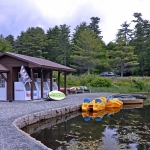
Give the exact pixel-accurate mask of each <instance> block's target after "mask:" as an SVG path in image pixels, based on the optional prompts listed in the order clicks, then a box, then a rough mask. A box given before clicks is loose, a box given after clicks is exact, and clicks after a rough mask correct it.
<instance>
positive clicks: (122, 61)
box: [109, 31, 138, 77]
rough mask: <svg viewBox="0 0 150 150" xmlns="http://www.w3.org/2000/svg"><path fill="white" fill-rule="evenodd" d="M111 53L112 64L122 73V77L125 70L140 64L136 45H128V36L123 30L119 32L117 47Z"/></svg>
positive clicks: (127, 70)
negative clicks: (136, 53) (135, 50)
mask: <svg viewBox="0 0 150 150" xmlns="http://www.w3.org/2000/svg"><path fill="white" fill-rule="evenodd" d="M109 55H110V56H111V61H110V62H111V64H113V66H114V67H115V68H116V70H118V71H119V72H120V73H121V76H122V77H123V75H124V73H125V72H129V71H131V70H132V69H134V66H136V65H138V62H137V56H136V55H135V54H134V47H133V46H129V45H127V39H126V36H125V35H124V34H123V33H121V31H119V32H118V34H117V39H116V47H115V49H114V50H112V51H110V53H109Z"/></svg>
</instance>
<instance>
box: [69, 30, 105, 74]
mask: <svg viewBox="0 0 150 150" xmlns="http://www.w3.org/2000/svg"><path fill="white" fill-rule="evenodd" d="M75 41H76V42H75V43H76V44H75V45H74V50H73V54H72V55H71V58H72V59H73V62H74V63H75V64H76V66H75V67H76V68H77V69H80V70H86V71H87V72H88V74H90V72H91V70H92V69H94V68H95V67H96V66H98V65H100V63H101V60H100V58H101V57H103V55H105V52H104V51H102V46H101V45H102V41H101V39H100V38H98V37H97V36H96V34H95V33H94V32H93V31H92V30H91V29H90V28H85V30H83V31H81V32H80V34H79V36H78V38H76V40H75Z"/></svg>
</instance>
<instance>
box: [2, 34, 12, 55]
mask: <svg viewBox="0 0 150 150" xmlns="http://www.w3.org/2000/svg"><path fill="white" fill-rule="evenodd" d="M10 51H12V48H11V46H10V44H9V42H8V41H7V40H5V39H4V38H3V36H2V35H0V53H3V52H10Z"/></svg>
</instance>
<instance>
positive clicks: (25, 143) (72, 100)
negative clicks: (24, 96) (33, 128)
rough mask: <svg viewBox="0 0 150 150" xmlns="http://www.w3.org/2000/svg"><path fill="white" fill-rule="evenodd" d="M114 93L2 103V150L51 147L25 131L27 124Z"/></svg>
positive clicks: (29, 149) (27, 149) (70, 110)
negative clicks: (87, 100) (56, 99)
mask: <svg viewBox="0 0 150 150" xmlns="http://www.w3.org/2000/svg"><path fill="white" fill-rule="evenodd" d="M112 94H114V93H83V94H70V95H67V96H66V98H65V99H64V100H61V101H50V100H44V99H43V100H34V101H13V102H1V103H0V110H1V111H0V128H1V129H0V147H1V150H33V149H34V150H51V149H50V148H48V147H46V146H45V145H43V144H42V143H41V142H40V141H37V140H35V139H34V138H32V137H31V136H30V135H29V134H27V133H25V132H24V131H22V130H21V129H20V128H22V127H23V126H25V125H28V124H32V123H35V122H38V121H40V120H42V119H44V120H46V119H49V118H52V117H55V116H59V115H61V114H65V113H69V112H73V111H76V110H77V109H80V106H81V104H82V102H83V99H84V98H85V97H88V98H90V99H93V98H96V97H99V96H109V95H112Z"/></svg>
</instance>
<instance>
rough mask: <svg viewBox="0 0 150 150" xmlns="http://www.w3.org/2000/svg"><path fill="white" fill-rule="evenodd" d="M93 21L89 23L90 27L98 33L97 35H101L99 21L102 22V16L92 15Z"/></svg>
mask: <svg viewBox="0 0 150 150" xmlns="http://www.w3.org/2000/svg"><path fill="white" fill-rule="evenodd" d="M90 19H91V21H92V22H91V23H90V25H89V27H90V28H91V29H92V31H93V32H94V33H95V34H96V36H97V37H100V34H101V32H102V31H101V30H100V29H99V25H98V24H99V22H100V18H98V17H91V18H90Z"/></svg>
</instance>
